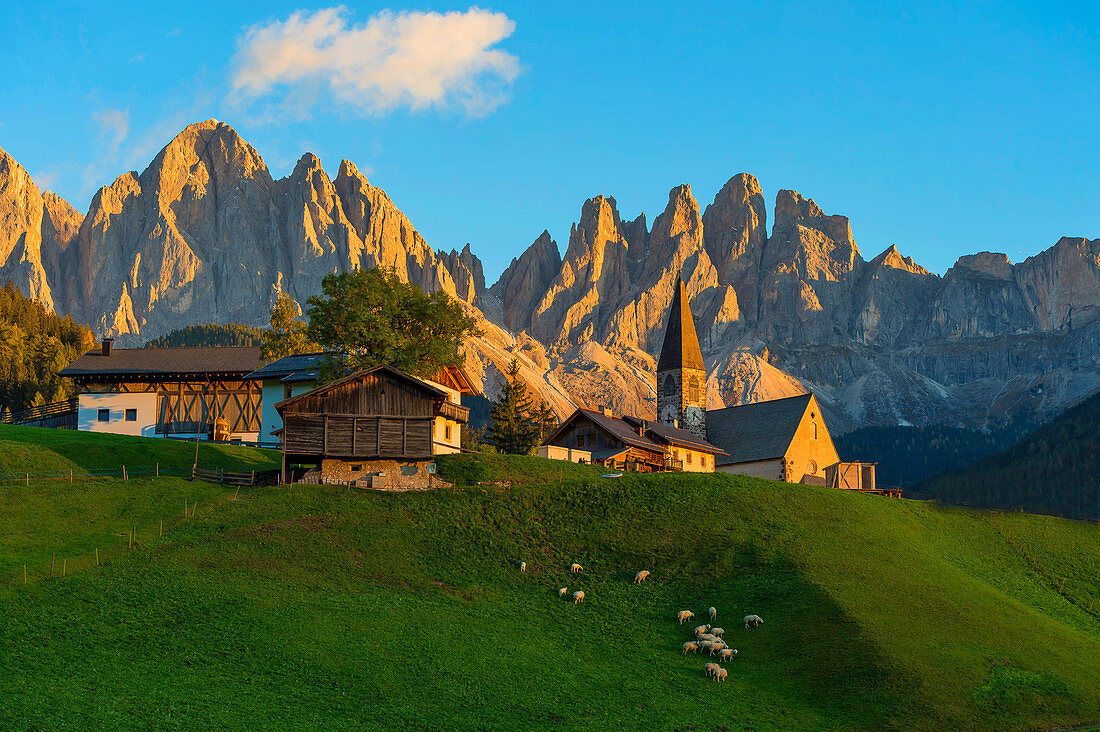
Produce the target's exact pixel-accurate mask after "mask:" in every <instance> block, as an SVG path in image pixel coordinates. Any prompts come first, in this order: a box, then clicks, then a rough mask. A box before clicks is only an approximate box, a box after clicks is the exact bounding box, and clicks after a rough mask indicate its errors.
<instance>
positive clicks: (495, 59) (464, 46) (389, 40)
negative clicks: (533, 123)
mask: <svg viewBox="0 0 1100 732" xmlns="http://www.w3.org/2000/svg"><path fill="white" fill-rule="evenodd" d="M347 14H348V11H347V10H346V8H343V7H335V8H325V9H322V10H317V11H315V12H313V13H308V12H303V11H297V12H295V13H292V14H291V15H290V17H288V18H287V19H286V20H284V21H274V22H271V23H268V24H262V25H256V26H253V27H251V28H248V29H247V30H246V31H245V33H244V36H243V37H242V38H241V39H240V40H239V41H238V48H237V53H236V55H235V57H234V73H233V78H232V90H233V94H234V95H235V101H237V102H240V101H242V98H243V101H245V102H247V101H251V100H255V99H258V98H260V97H264V96H268V95H271V94H275V93H281V94H282V104H280V106H281V107H283V108H284V110H286V109H287V107H291V108H292V109H290V110H287V111H292V112H295V113H297V114H299V115H301V116H308V114H309V112H310V110H311V109H312V107H313V106H315V105H316V104H317V102H318V101H319V99H320V98H321V97H322V95H323V93H324V92H326V91H327V93H328V94H329V95H330V96H331V98H332V99H333V100H334V101H335V102H337V103H338V104H340V105H346V106H348V107H350V108H352V109H354V110H356V111H357V112H359V113H362V114H381V113H384V112H387V111H390V110H393V109H395V108H397V107H401V106H407V107H409V108H410V109H413V110H421V109H426V108H429V107H438V108H447V107H452V106H456V105H457V106H459V107H461V108H462V109H463V110H464V111H465V113H466V114H467V115H469V116H480V115H484V114H487V113H489V112H491V111H492V110H493V109H495V108H496V107H498V106H499V105H500V104H502V103H503V102H504V101H505V100H506V98H507V94H506V92H507V87H508V85H509V84H510V83H511V82H512V81H513V80H514V79H515V78H516V77H517V76H518V75H519V72H520V65H519V59H517V58H516V57H515V56H513V55H512V54H509V53H507V52H505V51H502V50H500V49H496V48H493V46H495V45H496V44H498V43H499V42H501V41H502V40H504V39H505V38H508V37H509V36H510V35H512V32H513V31H514V30H515V27H516V24H515V22H514V21H512V20H511V19H510V18H508V16H506V15H504V14H503V13H494V12H491V11H488V10H481V9H479V8H470V9H469V10H467V11H466V12H457V11H455V12H448V13H435V12H420V11H403V12H398V13H395V12H392V11H388V10H387V11H383V12H381V13H378V14H376V15H373V16H371V17H370V18H368V19H367V21H366V23H363V24H359V25H354V24H350V25H349V23H348V19H347V17H346V16H347Z"/></svg>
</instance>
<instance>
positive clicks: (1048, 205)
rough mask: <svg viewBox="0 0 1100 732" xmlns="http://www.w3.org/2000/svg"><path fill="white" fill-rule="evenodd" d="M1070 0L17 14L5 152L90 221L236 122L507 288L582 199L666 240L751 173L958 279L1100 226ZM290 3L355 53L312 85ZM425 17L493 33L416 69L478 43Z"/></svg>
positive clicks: (1097, 42)
mask: <svg viewBox="0 0 1100 732" xmlns="http://www.w3.org/2000/svg"><path fill="white" fill-rule="evenodd" d="M1053 5H1055V4H1051V3H981V2H978V3H966V4H965V5H964V4H958V5H956V4H950V3H935V2H924V3H900V2H896V3H895V2H883V3H866V4H864V3H822V2H813V3H796V2H784V3H771V4H767V3H744V4H740V3H733V2H723V3H692V4H687V3H667V2H661V3H652V4H649V3H616V2H600V3H572V2H564V1H563V2H554V3H504V2H501V3H493V4H491V5H489V4H486V5H484V6H483V7H484V9H485V11H484V12H482V11H477V10H471V6H470V5H467V4H463V3H459V4H432V5H415V6H402V5H377V4H370V3H347V4H346V5H345V7H344V9H343V10H326V9H331V8H333V7H334V6H333V5H331V4H327V3H320V4H316V5H304V4H301V3H300V2H293V3H283V2H278V1H277V0H275V1H271V2H266V3H262V4H260V3H238V2H232V1H231V0H226V1H223V2H218V3H210V4H198V3H171V2H165V3H151V4H146V3H110V4H107V3H100V4H81V3H69V4H65V5H61V4H57V5H54V4H50V5H49V6H48V7H43V6H40V5H39V4H37V3H35V4H30V3H27V4H22V3H10V2H0V17H2V18H4V19H5V20H6V21H7V22H6V25H7V26H8V28H7V30H6V32H5V38H6V42H5V44H4V45H3V47H2V48H0V63H2V65H3V68H4V69H5V70H6V73H5V74H4V76H3V79H2V81H0V91H2V97H0V98H2V99H3V100H4V103H3V105H2V106H0V147H3V148H4V149H6V150H7V151H8V152H9V153H10V154H12V155H13V156H14V157H15V158H16V159H17V160H19V161H20V162H21V163H22V164H23V165H24V166H25V167H26V168H27V169H28V170H29V171H30V172H31V174H32V175H33V176H35V178H36V180H37V181H39V183H40V185H42V186H43V187H45V188H50V189H52V190H55V191H57V192H58V193H60V194H61V195H63V196H65V197H66V198H68V199H69V201H70V202H71V203H72V204H73V205H74V206H76V208H77V209H79V210H81V211H84V210H86V209H87V205H88V201H89V199H90V197H91V195H92V194H93V193H94V192H95V190H96V189H97V188H98V187H99V186H100V185H103V184H106V183H109V182H110V181H111V180H113V179H114V178H115V177H116V176H117V175H118V174H120V173H122V172H123V171H125V170H128V169H131V168H133V169H137V170H142V169H144V167H145V166H146V165H147V164H148V163H149V161H150V160H151V159H152V158H153V157H154V156H155V154H156V153H157V151H158V150H159V149H160V148H161V147H163V146H164V145H165V144H167V142H168V141H169V140H170V139H171V137H172V136H173V135H174V134H176V133H177V132H178V131H179V130H180V129H182V128H183V127H184V126H185V125H186V124H188V123H190V122H194V121H199V120H204V119H207V118H210V117H216V118H218V119H220V120H223V121H225V122H228V123H229V124H231V125H233V126H234V127H235V128H236V129H237V130H238V132H240V133H241V135H242V136H243V137H244V138H245V139H246V140H248V141H249V142H251V143H252V144H253V145H254V146H255V147H256V148H257V149H258V150H259V152H260V154H261V155H263V156H264V159H265V160H266V161H267V163H268V165H269V167H270V168H271V170H272V174H273V175H274V176H275V177H281V176H283V175H286V174H288V173H289V172H290V170H291V169H292V168H293V165H294V163H295V161H296V160H297V159H298V158H299V157H300V156H301V154H302V153H303V152H306V151H310V152H314V153H316V154H317V155H319V156H320V158H321V160H322V162H323V164H324V166H325V168H326V170H328V171H329V173H330V174H331V175H335V173H336V170H337V167H338V165H339V162H340V160H341V158H348V159H350V160H352V161H354V162H355V163H356V164H357V165H359V167H360V168H361V169H363V170H364V171H366V172H367V173H368V175H369V177H370V179H371V181H372V182H373V183H374V184H376V185H379V186H381V187H383V188H385V189H386V190H387V192H388V193H389V194H390V196H391V197H392V198H393V200H394V201H395V202H396V203H397V205H398V206H399V207H400V208H401V209H402V210H403V211H405V212H406V213H407V214H408V215H409V217H410V218H411V220H412V222H413V224H414V225H415V226H416V227H417V228H418V229H419V230H420V231H421V233H422V234H423V235H424V236H425V238H426V239H427V240H428V242H429V243H430V244H431V245H432V246H433V247H435V248H436V249H450V248H458V247H461V246H462V245H464V244H465V243H467V242H469V243H470V244H471V246H472V247H473V249H474V251H475V253H477V254H478V255H479V256H480V257H481V258H482V259H483V260H484V262H485V265H486V275H487V278H488V279H489V281H490V283H491V282H492V281H493V280H494V279H495V278H496V276H497V275H498V274H499V272H500V271H501V270H502V269H503V268H504V267H505V266H506V265H507V263H508V261H509V260H510V259H511V258H512V257H514V256H518V254H519V253H520V252H522V251H523V249H524V248H526V247H527V246H528V245H529V244H530V243H531V241H532V240H534V239H535V237H536V236H538V234H539V233H540V232H541V231H542V230H543V229H544V228H545V229H549V231H550V233H551V235H552V236H553V237H554V238H555V239H556V240H557V242H558V245H559V248H560V249H561V250H562V251H563V252H564V249H565V246H566V243H567V239H568V234H569V226H570V224H571V223H572V222H573V221H575V220H576V219H577V217H578V215H579V213H580V207H581V204H582V202H583V201H584V200H585V199H586V198H589V197H591V196H593V195H597V194H610V195H614V196H615V198H616V199H617V201H618V203H619V209H620V212H621V214H622V215H623V216H624V218H633V217H634V216H636V215H637V214H638V213H639V212H641V211H645V212H646V214H647V217H648V219H649V221H650V223H652V220H653V218H654V217H655V216H656V215H657V214H658V213H660V212H661V210H663V208H664V206H665V203H666V201H667V196H668V190H669V189H670V188H672V187H673V186H675V185H678V184H680V183H689V184H690V185H691V187H692V191H693V192H694V194H695V196H696V198H697V199H698V200H699V202H700V205H701V206H703V207H705V206H706V204H708V203H709V202H710V201H711V200H712V199H713V197H714V194H715V193H716V192H717V191H718V189H719V188H720V187H721V186H722V184H723V183H724V182H725V181H726V180H727V179H728V178H729V177H730V176H732V175H734V174H736V173H739V172H742V171H747V172H750V173H753V174H754V175H756V176H757V177H758V178H759V179H760V182H761V185H762V186H763V188H764V194H765V198H766V200H767V203H768V214H769V221H768V223H769V227H770V225H771V209H772V204H773V202H774V197H775V193H776V191H777V190H778V189H780V188H792V189H795V190H798V191H800V192H801V193H802V194H803V195H806V196H809V197H812V198H814V199H815V200H816V201H817V202H818V204H819V205H820V206H821V207H822V208H823V209H824V210H825V211H826V212H827V213H840V214H844V215H847V216H849V217H850V218H851V221H852V228H853V231H854V233H855V237H856V241H857V242H858V243H859V245H860V248H861V250H862V251H863V253H864V256H865V257H866V258H868V259H869V258H871V257H872V256H874V255H876V254H878V253H879V252H880V251H882V250H883V249H885V248H886V247H887V246H889V245H890V244H897V245H898V246H899V247H900V249H901V250H902V252H903V253H904V254H908V255H911V256H913V257H914V258H915V259H916V260H917V261H918V262H920V263H922V264H924V265H925V266H927V267H928V268H929V269H932V270H934V271H936V272H940V273H942V272H943V271H945V270H946V269H947V268H948V267H950V266H951V264H952V263H953V262H954V260H955V259H956V258H957V257H958V256H959V255H961V254H965V253H970V252H974V251H981V250H993V251H1003V252H1006V253H1007V254H1008V255H1009V258H1010V259H1012V260H1013V261H1020V260H1022V259H1024V258H1025V257H1027V256H1029V255H1031V254H1034V253H1036V252H1038V251H1040V250H1041V249H1044V248H1046V247H1048V246H1050V245H1051V244H1053V243H1054V242H1055V241H1056V240H1057V239H1058V238H1059V237H1060V236H1062V235H1070V236H1087V237H1089V238H1094V237H1098V236H1100V175H1098V171H1100V140H1098V134H1097V131H1098V130H1100V62H1098V61H1097V59H1100V4H1097V3H1080V4H1076V3H1060V4H1057V7H1052V6H1053ZM151 6H155V7H151ZM386 8H389V9H391V10H393V11H396V12H398V13H401V12H402V11H413V12H414V15H412V16H399V17H405V20H406V21H408V22H410V23H413V26H411V27H412V30H410V31H409V33H410V37H411V38H413V41H412V42H411V46H410V48H409V49H406V50H407V52H408V53H409V54H411V56H410V57H408V58H406V57H402V58H398V59H396V60H394V59H392V58H390V59H389V60H388V61H387V62H386V63H385V64H382V63H381V62H378V59H379V58H384V54H383V56H371V55H370V53H369V52H368V51H364V50H363V48H364V46H367V45H369V43H367V42H366V41H364V38H367V37H368V36H369V31H370V28H374V29H375V30H376V31H377V30H379V28H380V29H381V31H382V33H383V35H384V34H385V33H386V32H387V28H392V27H394V26H387V25H386V24H385V23H382V25H381V26H379V25H378V17H377V14H378V13H379V12H380V11H383V10H384V9H386ZM490 10H491V11H494V12H493V13H492V14H490V13H489V12H487V11H490ZM295 11H301V13H300V14H299V16H298V18H299V20H304V21H308V20H311V19H313V20H317V19H320V18H327V19H328V20H329V21H331V22H332V23H333V24H335V26H336V27H337V31H338V32H337V36H338V37H339V38H341V39H343V40H344V41H345V42H346V43H345V45H344V46H343V47H341V49H338V50H337V51H332V50H329V51H326V52H325V53H327V54H328V55H327V56H323V57H319V58H321V60H320V61H317V60H316V59H314V61H315V62H316V63H319V64H320V66H318V67H317V68H309V67H308V63H309V62H305V63H303V64H296V63H292V64H288V65H286V66H287V68H276V67H277V66H278V63H277V62H278V60H279V59H278V58H277V57H278V56H279V53H278V49H279V48H281V47H278V46H276V47H271V46H266V47H265V46H263V43H262V41H263V39H264V38H268V40H270V38H269V36H264V35H263V34H262V33H260V32H261V31H265V30H266V31H267V32H269V35H270V33H271V32H276V35H278V33H282V34H283V36H282V37H283V38H284V40H287V42H294V41H296V39H294V38H290V36H292V35H293V33H294V29H293V28H292V27H291V26H290V25H289V24H288V22H289V20H290V19H291V17H292V13H294V12H295ZM424 11H434V12H439V13H444V12H448V11H453V12H455V13H458V14H461V15H458V16H455V17H456V18H457V19H458V20H461V21H463V22H465V24H464V25H455V26H453V27H454V28H460V29H461V30H460V31H458V35H462V36H463V38H465V35H464V34H466V33H467V31H469V32H471V33H472V32H474V31H477V32H483V33H485V34H487V35H486V38H487V39H488V40H486V41H485V42H484V43H483V44H482V45H481V46H480V47H478V48H477V49H475V52H474V55H473V56H471V57H469V58H468V59H467V58H466V57H462V58H459V59H457V60H454V59H447V58H444V59H442V61H440V63H441V64H442V66H439V65H438V64H437V65H436V66H431V68H429V70H428V71H427V72H424V71H423V69H421V68H420V67H419V66H418V64H422V63H423V62H424V61H423V58H420V57H418V56H417V54H421V55H422V56H423V55H427V56H429V57H431V58H430V59H429V61H432V62H435V61H439V59H438V58H436V57H435V56H434V55H433V54H436V55H438V54H443V55H444V56H445V55H446V54H447V53H452V52H453V53H460V51H453V50H447V51H438V50H437V48H438V47H439V46H440V45H441V44H440V43H439V40H438V38H435V39H432V38H429V39H428V40H427V41H424V40H423V39H422V38H421V36H414V35H411V34H412V33H413V32H414V31H416V30H417V29H418V28H419V26H417V25H416V23H415V22H416V21H418V19H422V18H423V17H424V16H423V15H422V14H423V12H424ZM319 13H327V14H325V15H319ZM372 18H375V21H374V25H373V26H372V25H371V23H372V20H371V19H372ZM391 20H392V18H391ZM466 21H468V22H466ZM481 21H485V22H484V23H482V22H481ZM456 22H457V21H456ZM365 27H366V30H365V31H364V34H366V35H355V33H356V32H358V31H362V30H363V29H364V28H365ZM250 29H252V30H251V34H250ZM257 33H259V35H257ZM341 33H342V34H343V35H340V34H341ZM494 34H495V35H494ZM288 39H289V40H288ZM417 39H420V40H417ZM329 40H331V39H329ZM250 43H252V45H250ZM417 44H419V45H417ZM457 45H461V44H457ZM272 48H275V51H276V53H275V54H274V56H275V57H276V58H274V63H275V66H276V67H272V66H271V64H272V63H273V59H272ZM250 50H251V51H254V52H255V53H252V54H251V55H249V53H248V51H250ZM264 53H266V54H267V56H264V55H263V54H264ZM471 59H472V63H475V65H476V64H480V65H476V68H475V69H474V71H471V72H470V73H468V74H466V75H465V76H463V75H462V69H463V68H465V67H464V66H463V65H462V64H463V63H464V62H465V60H471ZM452 62H453V63H452ZM449 63H450V64H451V65H450V66H448V65H447V64H449ZM265 64H266V65H265ZM329 65H332V66H337V67H339V68H338V69H337V70H336V71H333V70H332V69H330V68H328V66H329ZM410 66H411V67H412V70H411V71H410ZM429 66H430V64H429ZM455 69H458V71H457V72H456V71H455ZM433 73H435V74H437V75H442V77H443V78H442V79H436V78H429V77H431V75H432V74H433ZM295 74H298V76H295ZM337 74H338V75H339V79H337V80H335V81H334V79H335V77H336V75H337ZM456 74H457V75H456ZM349 79H350V81H349ZM437 81H438V82H439V83H440V84H441V86H440V87H439V89H436V90H435V91H432V89H435V86H433V85H435V83H436V82H437ZM349 84H350V86H349ZM356 84H358V85H359V86H356ZM448 85H450V86H448ZM359 89H362V91H359Z"/></svg>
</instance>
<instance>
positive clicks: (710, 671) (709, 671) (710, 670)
mask: <svg viewBox="0 0 1100 732" xmlns="http://www.w3.org/2000/svg"><path fill="white" fill-rule="evenodd" d="M720 668H722V667H721V666H719V665H718V664H716V663H708V664H707V665H706V666H703V673H705V674H706V675H707V676H714V672H715V671H716V670H718V669H720Z"/></svg>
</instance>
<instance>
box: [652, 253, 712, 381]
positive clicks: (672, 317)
mask: <svg viewBox="0 0 1100 732" xmlns="http://www.w3.org/2000/svg"><path fill="white" fill-rule="evenodd" d="M678 368H689V369H699V370H703V369H705V368H706V366H704V365H703V352H702V351H700V350H699V336H697V335H695V320H694V319H693V318H692V317H691V305H689V304H688V296H687V285H685V284H684V279H683V277H682V276H681V275H676V292H674V293H673V295H672V307H671V308H669V311H668V321H667V323H666V325H665V342H664V345H662V346H661V357H660V359H658V361H657V371H664V370H666V369H678Z"/></svg>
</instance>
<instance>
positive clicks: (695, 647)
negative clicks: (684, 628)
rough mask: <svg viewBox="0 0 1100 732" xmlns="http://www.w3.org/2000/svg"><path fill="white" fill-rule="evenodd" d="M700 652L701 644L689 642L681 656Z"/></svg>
mask: <svg viewBox="0 0 1100 732" xmlns="http://www.w3.org/2000/svg"><path fill="white" fill-rule="evenodd" d="M698 652H699V644H698V643H696V642H695V641H688V642H687V643H685V644H684V650H682V651H680V655H681V656H685V655H687V654H688V653H698Z"/></svg>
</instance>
